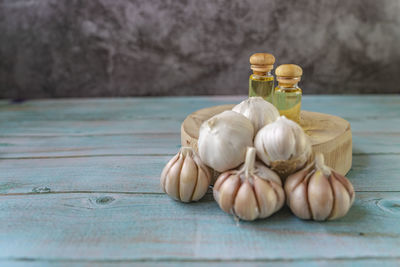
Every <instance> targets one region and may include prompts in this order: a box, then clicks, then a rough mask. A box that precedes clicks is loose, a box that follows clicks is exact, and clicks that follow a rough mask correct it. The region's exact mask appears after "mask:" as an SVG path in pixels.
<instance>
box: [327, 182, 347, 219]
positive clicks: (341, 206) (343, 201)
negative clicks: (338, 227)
mask: <svg viewBox="0 0 400 267" xmlns="http://www.w3.org/2000/svg"><path fill="white" fill-rule="evenodd" d="M331 184H332V189H333V195H334V199H335V203H334V205H333V209H332V212H331V214H330V215H329V218H328V219H329V220H334V219H337V218H340V217H343V216H344V215H346V213H347V211H348V210H349V209H350V206H351V200H350V196H349V193H348V192H347V190H346V189H345V188H344V186H343V185H342V184H341V183H340V182H339V181H337V180H336V179H331Z"/></svg>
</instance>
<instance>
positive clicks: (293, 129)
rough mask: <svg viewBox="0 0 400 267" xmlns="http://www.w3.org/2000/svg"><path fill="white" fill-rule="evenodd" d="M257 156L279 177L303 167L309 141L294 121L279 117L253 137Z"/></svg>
mask: <svg viewBox="0 0 400 267" xmlns="http://www.w3.org/2000/svg"><path fill="white" fill-rule="evenodd" d="M254 146H255V148H256V150H257V156H258V157H259V158H260V159H261V160H262V161H263V162H264V163H265V164H266V165H267V166H269V167H270V168H271V169H272V170H274V171H276V172H277V173H278V174H279V175H280V176H281V178H286V177H287V176H288V175H289V174H292V173H294V172H295V171H297V170H299V169H300V168H302V167H304V165H305V164H306V163H307V161H308V160H309V159H310V157H311V153H312V148H311V142H310V140H309V138H308V136H307V135H306V133H305V132H304V130H303V129H302V128H301V127H300V125H298V124H297V123H296V122H294V121H292V120H289V119H287V118H286V117H285V116H281V117H279V118H278V119H277V120H276V121H275V122H273V123H270V124H268V125H266V126H264V127H263V128H262V129H261V130H260V131H259V132H258V133H257V135H256V137H255V139H254Z"/></svg>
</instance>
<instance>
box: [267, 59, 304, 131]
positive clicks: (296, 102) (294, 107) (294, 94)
mask: <svg viewBox="0 0 400 267" xmlns="http://www.w3.org/2000/svg"><path fill="white" fill-rule="evenodd" d="M275 74H276V77H277V78H276V79H277V80H278V86H277V87H276V88H275V90H274V96H273V104H274V106H275V107H276V108H277V109H278V110H279V113H280V115H281V116H282V115H283V116H285V117H286V118H288V119H291V120H292V121H295V122H297V123H300V110H301V96H302V90H301V89H300V88H299V87H298V82H299V81H300V79H301V75H302V74H303V70H302V69H301V67H299V66H297V65H294V64H284V65H280V66H279V67H278V68H277V69H276V71H275Z"/></svg>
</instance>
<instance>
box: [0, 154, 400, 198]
mask: <svg viewBox="0 0 400 267" xmlns="http://www.w3.org/2000/svg"><path fill="white" fill-rule="evenodd" d="M171 157H172V155H166V156H153V155H147V156H146V155H143V156H140V155H137V156H132V155H125V156H123V155H122V156H100V155H99V156H93V157H79V156H77V157H69V158H67V157H61V158H36V159H30V158H27V159H7V160H0V177H1V178H0V194H33V193H46V192H72V193H73V192H127V193H129V192H133V193H135V192H136V193H157V194H159V193H162V191H161V188H160V173H161V170H162V169H163V167H164V165H165V164H166V163H167V162H168V160H169V159H170V158H171ZM398 166H400V155H392V154H388V155H355V156H354V158H353V168H352V170H351V171H350V172H349V174H348V175H347V177H348V178H349V179H350V181H351V182H352V183H353V185H354V188H355V190H356V191H358V192H364V191H374V192H379V191H390V192H396V191H397V192H398V191H400V183H399V182H398V181H399V171H398Z"/></svg>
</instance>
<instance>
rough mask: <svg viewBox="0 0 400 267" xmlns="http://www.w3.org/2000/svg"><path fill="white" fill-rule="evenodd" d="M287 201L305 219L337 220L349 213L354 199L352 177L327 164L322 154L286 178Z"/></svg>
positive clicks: (293, 210)
mask: <svg viewBox="0 0 400 267" xmlns="http://www.w3.org/2000/svg"><path fill="white" fill-rule="evenodd" d="M285 192H286V196H287V204H288V206H289V207H290V209H291V210H292V212H293V213H294V214H295V215H296V216H297V217H299V218H301V219H313V220H316V221H323V220H334V219H337V218H340V217H343V216H344V215H346V213H347V212H348V210H349V209H350V207H351V205H352V204H353V202H354V196H355V193H354V189H353V185H352V184H351V183H350V181H349V180H348V179H347V178H346V177H344V176H342V175H340V174H339V173H337V172H336V171H334V170H332V169H331V168H329V167H327V166H326V165H325V164H324V157H323V155H322V154H320V153H319V154H317V155H316V156H315V161H314V162H312V163H311V164H309V165H308V166H307V167H305V168H304V169H302V170H300V171H298V172H296V173H294V174H292V175H290V176H289V177H288V178H287V179H286V182H285Z"/></svg>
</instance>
